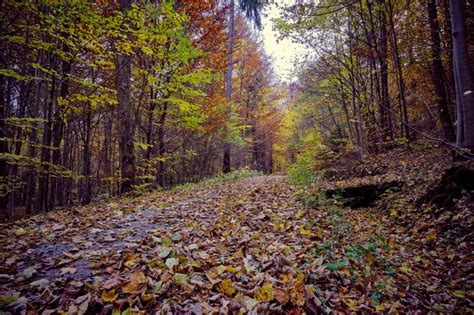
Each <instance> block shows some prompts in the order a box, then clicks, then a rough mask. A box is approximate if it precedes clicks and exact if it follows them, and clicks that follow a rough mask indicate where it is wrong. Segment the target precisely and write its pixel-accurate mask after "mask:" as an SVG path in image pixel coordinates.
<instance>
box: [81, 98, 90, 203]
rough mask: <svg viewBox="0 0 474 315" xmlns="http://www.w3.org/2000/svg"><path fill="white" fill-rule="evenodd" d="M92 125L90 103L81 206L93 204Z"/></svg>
mask: <svg viewBox="0 0 474 315" xmlns="http://www.w3.org/2000/svg"><path fill="white" fill-rule="evenodd" d="M91 123H92V108H91V105H90V103H89V104H87V109H86V113H85V117H84V121H83V130H84V131H83V132H84V138H83V141H84V142H83V145H84V149H83V152H82V154H83V156H82V157H83V166H82V167H83V169H82V185H81V204H82V205H87V204H89V203H90V202H91V198H92V186H91V176H92V172H91V154H92V152H91Z"/></svg>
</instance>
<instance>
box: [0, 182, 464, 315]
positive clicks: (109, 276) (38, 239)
mask: <svg viewBox="0 0 474 315" xmlns="http://www.w3.org/2000/svg"><path fill="white" fill-rule="evenodd" d="M401 210H403V209H396V211H397V212H396V213H397V214H396V215H394V214H393V213H380V212H377V211H376V210H373V209H357V210H349V209H346V208H343V207H341V206H339V204H338V202H337V201H332V200H326V201H320V202H318V204H317V206H313V207H309V206H305V205H304V203H303V202H302V201H301V200H299V197H298V193H297V192H296V190H295V188H294V187H291V186H289V185H288V184H287V182H286V178H285V177H283V176H259V177H253V178H247V179H240V180H236V181H232V182H226V183H218V184H213V185H196V186H193V187H192V188H190V189H185V190H182V191H174V192H161V193H154V194H150V195H148V196H145V197H140V198H135V199H129V200H125V199H123V200H120V201H117V202H112V203H108V204H101V205H95V206H90V207H83V208H74V209H70V210H68V211H65V212H58V213H50V214H47V215H44V216H37V217H33V218H31V219H28V220H24V221H22V222H18V223H17V225H16V226H15V227H13V228H6V227H4V229H3V231H4V232H3V236H2V240H1V241H2V243H1V244H2V252H1V262H2V263H1V269H0V290H1V296H2V297H1V300H0V308H1V309H2V310H4V311H5V312H10V313H22V312H25V311H27V310H36V311H39V312H40V313H41V312H43V314H53V313H55V312H68V313H70V314H84V313H86V312H87V313H113V314H120V313H122V314H128V313H136V314H146V313H150V312H151V311H153V310H161V311H162V312H163V313H166V312H172V313H182V312H184V313H186V312H189V313H191V312H193V313H197V314H199V313H219V312H221V313H224V314H226V313H235V314H237V313H239V312H241V313H250V312H257V313H277V314H278V313H281V314H284V313H293V314H298V313H303V312H304V313H330V312H336V311H338V312H344V313H350V312H374V311H379V312H389V311H392V312H406V311H408V310H419V309H422V310H429V311H443V312H469V310H471V308H470V305H469V299H472V291H470V286H469V283H468V279H467V269H466V268H467V266H465V267H463V268H459V269H455V268H456V267H462V264H467V265H468V264H469V256H468V255H467V254H466V253H468V248H469V246H470V245H469V243H468V241H467V240H464V242H461V243H460V244H458V247H449V248H446V247H442V246H444V245H445V243H444V242H443V241H442V240H441V239H440V233H441V232H439V231H438V230H437V229H435V227H434V225H435V224H437V223H436V222H429V221H426V222H427V223H425V224H424V225H423V229H412V228H406V227H403V226H402V225H400V224H398V223H397V222H398V221H399V219H400V217H402V215H399V211H400V212H401ZM453 215H454V214H453ZM466 215H467V214H466ZM420 217H422V214H421V216H420ZM400 220H401V219H400ZM450 246H451V245H450ZM440 247H442V248H440ZM459 247H461V248H459ZM463 248H464V249H463ZM440 253H444V254H443V255H444V256H438V257H436V258H435V255H439V254H440ZM438 260H440V261H441V262H438ZM454 264H459V265H458V266H455V265H454ZM446 279H450V282H449V283H446V281H445V280H446Z"/></svg>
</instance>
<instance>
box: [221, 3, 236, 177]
mask: <svg viewBox="0 0 474 315" xmlns="http://www.w3.org/2000/svg"><path fill="white" fill-rule="evenodd" d="M234 9H235V2H234V0H230V9H229V10H230V12H229V32H228V33H229V42H228V48H227V49H228V51H227V71H226V84H225V94H226V97H227V101H228V102H229V106H230V103H231V102H232V69H233V62H232V53H233V50H234ZM228 111H230V109H227V112H228ZM226 116H227V117H226V118H227V119H229V116H230V115H229V114H227V115H226ZM226 136H227V135H226ZM230 148H231V146H230V142H229V141H228V139H226V140H225V141H224V159H223V163H222V171H223V172H224V173H228V172H230V165H231V164H230V163H231V161H230Z"/></svg>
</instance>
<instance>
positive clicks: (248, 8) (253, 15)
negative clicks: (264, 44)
mask: <svg viewBox="0 0 474 315" xmlns="http://www.w3.org/2000/svg"><path fill="white" fill-rule="evenodd" d="M239 3H240V8H241V9H242V11H243V12H244V13H245V15H246V16H247V17H248V18H249V19H250V20H251V21H252V22H253V23H255V25H256V26H257V28H260V11H261V9H262V7H263V2H262V1H260V0H240V2H239ZM228 15H229V21H228V32H227V33H228V48H227V70H226V74H225V91H226V92H225V93H226V97H227V101H228V102H229V103H231V102H232V72H233V67H234V64H233V52H234V19H235V0H229V14H228ZM222 163H223V164H222V171H223V172H224V173H228V172H230V167H231V144H230V143H229V141H225V143H224V157H223V162H222Z"/></svg>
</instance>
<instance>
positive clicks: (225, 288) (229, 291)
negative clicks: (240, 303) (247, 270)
mask: <svg viewBox="0 0 474 315" xmlns="http://www.w3.org/2000/svg"><path fill="white" fill-rule="evenodd" d="M219 289H220V291H221V292H222V293H224V294H225V295H227V296H232V295H233V294H234V293H235V291H236V289H235V288H234V286H233V284H232V281H231V280H230V279H224V280H222V281H221V283H220V284H219Z"/></svg>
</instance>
